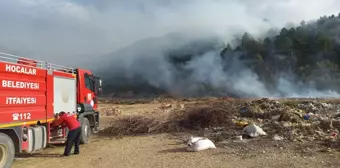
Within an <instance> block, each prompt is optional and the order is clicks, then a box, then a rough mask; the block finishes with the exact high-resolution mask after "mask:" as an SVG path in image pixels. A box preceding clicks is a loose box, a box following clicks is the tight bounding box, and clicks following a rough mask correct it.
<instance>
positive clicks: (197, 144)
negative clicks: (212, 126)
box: [187, 137, 216, 152]
mask: <svg viewBox="0 0 340 168" xmlns="http://www.w3.org/2000/svg"><path fill="white" fill-rule="evenodd" d="M187 145H188V147H187V151H189V152H199V151H203V150H207V149H215V148H216V146H215V144H214V143H213V142H212V141H211V140H210V139H208V138H203V137H190V139H189V141H188V143H187Z"/></svg>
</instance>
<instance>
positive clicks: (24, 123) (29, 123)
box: [0, 118, 54, 128]
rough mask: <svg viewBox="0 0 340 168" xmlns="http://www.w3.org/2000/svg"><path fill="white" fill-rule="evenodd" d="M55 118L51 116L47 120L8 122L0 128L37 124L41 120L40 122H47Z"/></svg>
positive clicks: (0, 125)
mask: <svg viewBox="0 0 340 168" xmlns="http://www.w3.org/2000/svg"><path fill="white" fill-rule="evenodd" d="M53 120H54V118H50V119H47V120H34V121H26V122H15V123H8V124H0V128H8V127H16V126H21V125H32V124H37V123H38V122H39V121H40V123H47V122H51V121H53Z"/></svg>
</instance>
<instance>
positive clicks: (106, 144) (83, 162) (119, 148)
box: [12, 103, 340, 168]
mask: <svg viewBox="0 0 340 168" xmlns="http://www.w3.org/2000/svg"><path fill="white" fill-rule="evenodd" d="M109 106H111V107H114V108H117V109H119V112H117V113H119V115H121V114H127V115H133V114H137V113H138V114H140V113H148V112H150V111H153V110H154V109H156V108H157V107H158V106H159V104H157V103H150V104H136V105H102V106H101V107H102V108H107V107H109ZM114 117H115V116H114V115H113V116H105V115H104V116H102V123H101V127H106V126H107V123H109V122H110V120H112V119H113V118H114ZM187 135H188V133H184V134H155V135H148V136H135V137H124V138H122V139H116V138H114V137H98V136H94V137H92V138H91V141H90V143H89V144H86V145H82V146H81V154H80V155H78V156H71V157H67V158H60V157H59V155H60V154H62V152H63V147H62V146H61V147H49V148H47V149H45V150H43V151H42V152H41V153H39V154H33V155H29V156H18V157H17V158H16V160H15V162H14V164H13V166H12V167H13V168H19V167H20V168H21V167H25V168H37V167H49V168H54V167H56V168H60V167H63V168H73V167H75V166H76V167H79V168H92V167H93V168H94V167H96V168H106V167H107V168H112V167H115V168H128V167H134V168H138V167H141V168H146V167H151V168H153V167H157V168H159V167H166V168H167V167H188V168H189V167H195V168H199V167H202V168H203V167H205V168H206V167H213V168H219V167H224V168H232V167H235V168H236V167H242V168H257V167H264V168H266V167H268V168H281V167H291V168H294V167H306V168H307V167H308V168H310V167H340V160H339V159H340V152H339V151H340V150H338V147H337V145H333V146H330V145H332V143H330V144H328V146H324V145H319V144H317V142H310V143H309V144H302V143H297V142H288V141H273V140H270V139H258V140H250V141H243V142H235V141H225V142H223V143H219V144H217V149H213V150H207V151H202V152H197V153H191V152H186V151H185V147H186V145H185V144H184V142H183V136H187ZM334 144H336V143H334ZM328 147H330V148H328Z"/></svg>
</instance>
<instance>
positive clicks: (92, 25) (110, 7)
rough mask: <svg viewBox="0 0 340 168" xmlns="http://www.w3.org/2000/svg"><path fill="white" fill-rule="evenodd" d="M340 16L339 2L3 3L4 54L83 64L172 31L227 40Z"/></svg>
mask: <svg viewBox="0 0 340 168" xmlns="http://www.w3.org/2000/svg"><path fill="white" fill-rule="evenodd" d="M339 12H340V1H338V0H0V25H1V26H0V49H1V50H5V51H11V52H15V53H17V54H21V55H26V56H30V57H35V58H38V59H43V60H47V61H52V62H54V63H60V64H65V65H79V63H81V62H84V61H87V62H88V61H90V60H91V59H94V57H96V56H101V55H103V54H106V53H110V52H113V51H115V50H117V49H118V48H120V47H122V46H125V45H129V44H131V43H132V42H134V41H136V40H139V39H143V38H147V37H152V36H160V35H163V34H166V33H169V32H174V31H182V30H190V31H195V30H198V29H204V30H209V31H213V32H216V33H220V34H221V36H225V38H226V39H228V37H230V35H231V34H233V33H234V32H235V31H236V32H237V31H240V30H241V31H243V30H247V31H250V32H254V33H256V32H259V31H261V30H264V29H267V28H268V27H270V26H277V27H281V26H284V25H285V24H286V23H287V22H295V23H299V22H300V21H301V20H310V19H317V18H319V17H320V16H321V15H329V14H336V15H337V13H339ZM264 20H268V21H267V22H264Z"/></svg>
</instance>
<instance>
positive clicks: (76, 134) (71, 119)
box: [52, 111, 81, 156]
mask: <svg viewBox="0 0 340 168" xmlns="http://www.w3.org/2000/svg"><path fill="white" fill-rule="evenodd" d="M59 125H63V127H67V128H68V130H69V132H68V135H67V141H66V146H65V151H64V156H69V155H70V153H71V149H72V146H73V144H74V154H76V155H77V154H79V144H80V134H81V127H80V123H79V121H78V120H77V118H76V117H75V116H74V115H69V114H67V113H65V112H63V111H62V112H60V113H59V119H57V120H55V121H53V123H52V127H58V126H59Z"/></svg>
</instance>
